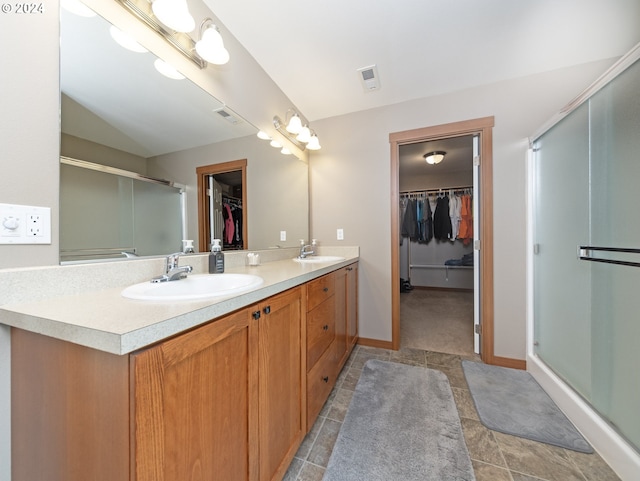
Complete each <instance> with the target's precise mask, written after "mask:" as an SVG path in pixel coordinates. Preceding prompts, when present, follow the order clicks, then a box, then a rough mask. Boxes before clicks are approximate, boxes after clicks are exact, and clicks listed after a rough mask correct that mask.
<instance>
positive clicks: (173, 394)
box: [131, 310, 258, 481]
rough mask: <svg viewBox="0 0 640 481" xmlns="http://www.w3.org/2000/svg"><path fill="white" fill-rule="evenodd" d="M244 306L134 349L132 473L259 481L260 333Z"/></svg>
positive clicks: (194, 480) (174, 479) (147, 480)
mask: <svg viewBox="0 0 640 481" xmlns="http://www.w3.org/2000/svg"><path fill="white" fill-rule="evenodd" d="M254 327H255V326H254V324H253V323H252V322H251V319H250V311H249V310H242V311H238V312H236V313H235V314H230V315H228V316H226V317H223V318H221V319H219V320H217V321H215V322H211V323H209V324H207V325H205V326H202V327H199V328H197V329H194V330H193V331H190V332H188V333H186V334H183V335H180V336H178V337H176V338H173V339H171V340H168V341H166V342H163V343H161V344H159V345H157V346H154V347H151V348H149V349H146V350H144V351H142V352H139V353H136V354H132V355H131V361H132V362H131V369H132V375H133V376H132V380H133V381H132V382H133V405H132V414H133V415H132V419H133V426H132V430H133V436H134V453H132V454H133V460H132V479H133V480H135V481H212V480H220V481H256V480H257V479H258V478H257V476H258V470H257V460H258V451H257V444H256V443H255V441H254V440H255V439H256V438H257V426H258V421H257V370H258V369H257V367H258V366H257V359H256V357H255V352H257V351H256V343H257V336H256V331H254Z"/></svg>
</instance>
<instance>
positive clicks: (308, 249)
mask: <svg viewBox="0 0 640 481" xmlns="http://www.w3.org/2000/svg"><path fill="white" fill-rule="evenodd" d="M315 253H316V240H315V239H312V240H311V244H310V245H309V244H308V245H305V244H304V239H300V259H305V258H306V257H307V256H312V255H315Z"/></svg>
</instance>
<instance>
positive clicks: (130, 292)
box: [122, 273, 263, 301]
mask: <svg viewBox="0 0 640 481" xmlns="http://www.w3.org/2000/svg"><path fill="white" fill-rule="evenodd" d="M262 282H263V280H262V277H259V276H254V275H252V274H230V273H229V274H196V275H192V276H188V277H186V278H184V279H180V280H178V281H169V282H157V283H154V282H141V283H140V284H134V285H133V286H129V287H127V288H126V289H124V290H123V291H122V296H123V297H127V298H129V299H139V300H143V301H195V300H202V299H211V298H214V297H221V296H229V295H234V294H240V293H242V292H246V291H250V290H251V289H254V288H256V287H258V286H260V285H261V284H262Z"/></svg>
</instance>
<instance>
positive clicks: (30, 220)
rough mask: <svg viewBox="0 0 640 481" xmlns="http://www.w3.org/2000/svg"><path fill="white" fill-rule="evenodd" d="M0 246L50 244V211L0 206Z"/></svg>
mask: <svg viewBox="0 0 640 481" xmlns="http://www.w3.org/2000/svg"><path fill="white" fill-rule="evenodd" d="M0 244H51V209H50V208H49V207H35V206H29V205H15V204H0Z"/></svg>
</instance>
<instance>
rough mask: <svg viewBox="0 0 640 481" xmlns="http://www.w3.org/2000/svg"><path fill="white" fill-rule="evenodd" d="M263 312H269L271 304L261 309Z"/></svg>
mask: <svg viewBox="0 0 640 481" xmlns="http://www.w3.org/2000/svg"><path fill="white" fill-rule="evenodd" d="M263 311H264V313H265V314H269V313H270V312H271V306H267V307H265V308H264V309H263Z"/></svg>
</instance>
